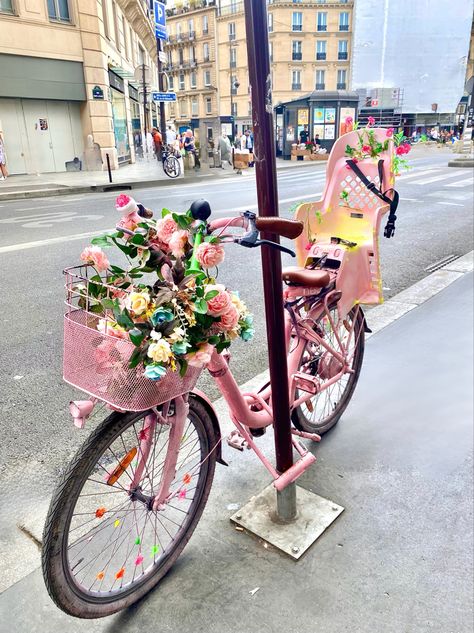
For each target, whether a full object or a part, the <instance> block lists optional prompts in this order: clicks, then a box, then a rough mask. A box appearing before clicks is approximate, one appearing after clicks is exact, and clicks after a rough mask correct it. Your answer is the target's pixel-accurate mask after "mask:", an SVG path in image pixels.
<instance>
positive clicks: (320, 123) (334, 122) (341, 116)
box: [275, 90, 359, 159]
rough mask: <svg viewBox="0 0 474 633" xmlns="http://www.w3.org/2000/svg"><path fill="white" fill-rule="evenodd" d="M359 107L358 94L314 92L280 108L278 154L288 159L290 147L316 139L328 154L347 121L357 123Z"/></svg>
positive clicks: (277, 130)
mask: <svg viewBox="0 0 474 633" xmlns="http://www.w3.org/2000/svg"><path fill="white" fill-rule="evenodd" d="M358 103H359V96H358V94H357V93H351V92H346V91H331V92H329V91H321V90H317V91H315V92H313V93H311V94H310V95H307V96H306V97H303V98H302V99H295V100H294V101H288V102H287V103H283V104H281V105H279V106H278V108H277V109H276V113H275V115H276V116H275V121H276V129H275V140H276V149H277V154H282V155H283V157H284V158H285V159H289V158H290V156H291V148H292V145H294V144H295V143H301V142H306V141H314V140H315V139H316V140H317V141H318V144H319V145H321V147H323V148H325V149H327V151H330V149H331V148H332V146H333V145H334V142H335V140H336V139H337V138H338V137H339V136H341V135H342V134H345V133H346V132H347V131H348V130H347V129H346V123H345V120H346V118H348V117H350V118H352V119H353V120H355V119H356V116H357V111H358Z"/></svg>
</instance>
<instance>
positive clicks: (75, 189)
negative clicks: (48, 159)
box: [0, 159, 326, 202]
mask: <svg viewBox="0 0 474 633" xmlns="http://www.w3.org/2000/svg"><path fill="white" fill-rule="evenodd" d="M302 165H304V166H305V167H311V166H313V167H314V168H315V169H316V170H320V169H323V170H324V169H325V168H326V162H323V163H308V162H300V161H284V160H282V159H277V169H283V168H286V167H292V168H293V167H301V166H302ZM318 166H319V167H318ZM235 174H236V172H235V171H234V170H233V169H232V167H231V166H229V165H227V166H226V167H223V168H215V169H214V168H211V167H209V165H207V164H206V163H202V166H201V169H198V170H194V169H192V170H190V171H188V170H187V171H185V172H184V175H181V176H180V177H179V178H177V179H171V178H168V176H167V175H166V174H165V173H164V171H163V167H162V165H161V163H158V161H156V160H154V159H150V160H146V159H144V160H140V161H138V162H136V163H134V164H133V165H124V166H123V167H121V168H120V169H117V170H114V171H112V181H113V182H112V183H110V182H109V177H108V174H107V171H79V172H60V173H51V174H49V173H48V174H25V175H20V176H9V177H8V179H7V180H1V181H0V202H1V201H2V200H5V201H9V200H22V199H25V198H45V197H49V196H66V195H73V194H82V193H94V192H95V193H96V192H100V191H117V190H124V189H139V188H145V187H160V186H163V187H164V186H172V185H175V186H177V187H179V186H181V185H182V184H183V183H186V184H188V183H196V182H202V180H203V179H207V178H213V179H221V178H228V177H230V176H234V175H235Z"/></svg>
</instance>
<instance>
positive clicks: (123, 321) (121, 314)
mask: <svg viewBox="0 0 474 633" xmlns="http://www.w3.org/2000/svg"><path fill="white" fill-rule="evenodd" d="M114 317H115V320H116V321H117V323H118V324H119V325H120V326H121V327H123V328H125V329H126V330H131V329H132V328H133V327H134V326H135V324H134V322H133V321H132V318H131V316H130V312H129V311H128V310H127V308H124V309H123V310H122V311H121V310H120V308H119V307H118V306H114Z"/></svg>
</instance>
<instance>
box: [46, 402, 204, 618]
mask: <svg viewBox="0 0 474 633" xmlns="http://www.w3.org/2000/svg"><path fill="white" fill-rule="evenodd" d="M189 407H190V412H189V416H188V420H190V423H192V424H193V426H194V427H195V428H196V429H197V433H198V435H199V445H200V447H201V455H202V454H203V453H205V454H206V456H205V458H204V462H203V463H202V464H200V468H201V467H202V476H201V470H200V471H199V472H200V474H199V478H198V484H197V485H196V490H197V491H198V493H199V494H198V495H197V497H198V498H197V500H196V503H194V498H193V501H192V502H191V506H190V507H191V508H192V512H191V511H189V512H188V514H187V518H186V521H185V522H184V521H183V525H185V528H184V529H183V531H182V534H181V535H180V536H179V538H177V539H176V541H175V542H173V544H172V546H171V547H170V549H169V551H168V552H167V555H166V556H164V555H163V556H162V560H161V559H160V560H161V562H160V563H159V564H156V565H155V562H154V560H153V563H152V564H151V565H152V567H151V569H152V571H151V572H150V573H149V574H147V575H145V577H144V578H143V579H142V580H141V581H139V580H138V579H137V581H136V582H133V581H132V585H131V586H130V587H129V588H128V589H125V590H124V591H121V592H120V593H119V594H117V595H116V596H115V597H114V596H110V595H108V596H103V597H100V596H97V595H91V594H90V593H87V592H86V591H84V590H81V588H80V587H79V586H78V585H77V584H76V583H75V582H74V580H73V578H72V571H74V569H73V570H70V569H69V565H68V561H67V558H68V556H67V548H68V531H69V528H70V523H71V516H72V513H73V512H74V509H75V506H76V502H77V500H78V499H79V497H80V493H81V490H82V489H83V487H84V486H85V483H86V482H87V481H88V477H89V476H90V474H91V472H93V468H94V465H95V464H96V462H97V459H99V458H100V457H101V456H102V455H104V454H105V452H106V450H107V446H109V445H111V443H112V442H113V441H115V440H116V438H118V437H119V436H120V437H121V435H120V434H121V433H123V431H124V430H126V429H127V428H129V427H130V426H131V425H133V424H134V423H135V422H136V421H137V420H140V419H141V417H144V416H145V415H146V413H147V412H145V413H118V412H114V413H112V414H111V415H110V416H108V417H107V418H106V419H105V420H103V422H102V423H101V424H100V425H99V426H98V427H97V428H96V429H95V430H94V432H93V433H92V434H91V435H90V436H89V438H88V439H87V440H86V441H85V442H84V444H83V445H82V447H81V448H80V449H79V450H78V452H77V454H76V456H75V457H74V459H73V460H72V461H71V463H70V464H69V466H68V468H67V470H66V472H65V473H64V474H63V476H62V479H61V481H60V483H59V484H58V486H57V488H56V490H55V492H54V494H53V498H52V501H51V504H50V508H49V512H48V515H47V519H46V523H45V528H44V533H43V550H42V568H43V576H44V580H45V584H46V587H47V589H48V593H49V595H50V596H51V598H52V600H53V601H54V602H55V603H56V605H57V606H58V607H59V608H60V609H61V610H62V611H64V612H66V613H67V614H69V615H72V616H75V617H78V618H85V619H91V618H100V617H105V616H108V615H111V614H113V613H116V612H117V611H120V610H122V609H124V608H127V607H129V606H130V605H131V604H133V603H135V602H136V601H137V600H139V599H140V598H142V597H143V596H144V595H145V594H147V593H148V592H149V591H150V590H151V589H152V588H153V587H154V586H155V585H156V584H158V582H159V581H160V580H161V579H162V578H163V576H164V575H165V574H166V573H167V572H168V571H169V569H170V568H171V567H172V565H173V564H174V563H175V561H176V560H177V558H178V556H179V555H180V554H181V552H182V550H183V548H184V547H185V545H186V543H187V542H188V541H189V539H190V537H191V535H192V533H193V531H194V529H195V527H196V525H197V523H198V521H199V519H200V517H201V515H202V512H203V510H204V507H205V505H206V502H207V498H208V496H209V492H210V489H211V485H212V480H213V476H214V470H215V464H216V452H215V451H214V450H213V448H214V447H215V444H216V438H215V433H214V429H213V425H212V420H211V418H210V416H209V414H208V412H207V411H206V409H205V407H204V406H203V405H202V404H200V403H199V402H197V401H195V400H194V399H192V398H190V400H189ZM121 496H122V495H121ZM146 521H147V519H146V518H145V524H146ZM150 522H151V521H150ZM155 526H156V522H155ZM81 538H84V537H81ZM99 538H100V537H99ZM132 539H133V537H132ZM89 540H90V539H87V541H89ZM85 542H86V541H85V540H83V541H82V543H85ZM132 558H133V557H132ZM155 567H156V568H155ZM134 576H135V574H134Z"/></svg>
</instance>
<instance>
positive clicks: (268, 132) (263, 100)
mask: <svg viewBox="0 0 474 633" xmlns="http://www.w3.org/2000/svg"><path fill="white" fill-rule="evenodd" d="M244 6H245V24H246V34H247V56H248V67H249V77H250V86H251V91H252V115H253V127H254V145H255V147H254V152H255V172H256V179H257V201H258V212H259V215H261V216H273V215H278V190H277V182H276V160H275V151H274V147H275V145H274V142H273V124H272V122H273V111H272V104H271V76H270V57H269V46H268V31H267V7H266V0H245V1H244ZM262 238H263V239H267V240H271V241H273V242H278V241H279V237H278V235H275V234H274V233H268V232H265V233H262ZM262 269H263V287H264V295H265V316H266V325H267V341H268V359H269V367H270V381H271V388H272V408H273V426H274V431H275V452H276V469H277V471H278V472H279V473H282V472H285V471H286V470H288V469H289V468H290V467H291V466H292V465H293V445H292V435H291V423H290V403H289V394H288V369H287V359H286V345H285V321H284V311H283V287H282V269H281V256H280V252H279V251H277V250H275V249H272V248H271V247H268V246H262ZM277 513H278V516H279V518H280V520H282V521H286V522H289V521H291V520H293V519H295V517H296V485H295V483H291V484H290V485H289V486H287V487H286V488H284V489H283V490H282V491H281V492H278V491H277Z"/></svg>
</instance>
